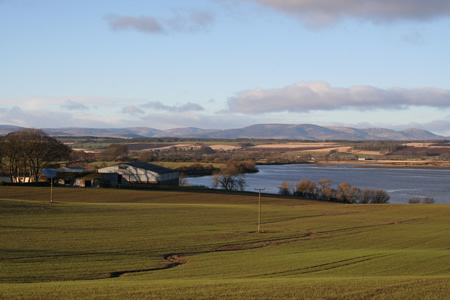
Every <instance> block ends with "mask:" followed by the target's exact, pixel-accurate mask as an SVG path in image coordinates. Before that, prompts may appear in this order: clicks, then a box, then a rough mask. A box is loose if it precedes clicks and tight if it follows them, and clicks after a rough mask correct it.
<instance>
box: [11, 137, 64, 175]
mask: <svg viewBox="0 0 450 300" xmlns="http://www.w3.org/2000/svg"><path fill="white" fill-rule="evenodd" d="M3 148H4V151H5V156H6V157H7V159H8V163H9V169H10V173H11V175H12V176H13V177H15V181H19V180H20V178H21V177H26V176H27V175H29V177H30V179H31V180H32V181H37V179H38V177H39V172H40V170H41V169H42V168H45V167H46V166H47V165H48V164H49V163H50V162H53V161H56V160H58V159H62V158H67V157H68V156H69V154H70V151H71V150H70V148H69V147H67V146H66V145H64V144H63V143H61V142H60V141H58V140H57V139H55V138H53V137H50V136H48V135H47V134H46V133H44V132H43V131H42V130H39V129H24V130H20V131H15V132H11V133H9V134H8V135H6V136H5V138H4V142H3Z"/></svg>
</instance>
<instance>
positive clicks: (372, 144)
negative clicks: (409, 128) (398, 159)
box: [353, 141, 407, 154]
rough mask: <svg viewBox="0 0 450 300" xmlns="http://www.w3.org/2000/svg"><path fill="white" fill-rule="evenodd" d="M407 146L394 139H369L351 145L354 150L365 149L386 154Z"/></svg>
mask: <svg viewBox="0 0 450 300" xmlns="http://www.w3.org/2000/svg"><path fill="white" fill-rule="evenodd" d="M405 148H407V146H405V145H404V143H402V142H396V141H369V142H359V143H358V144H356V145H354V146H353V149H355V150H366V151H380V152H381V153H382V154H387V153H391V152H395V151H398V150H402V149H405Z"/></svg>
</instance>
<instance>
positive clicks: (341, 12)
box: [240, 0, 450, 27]
mask: <svg viewBox="0 0 450 300" xmlns="http://www.w3.org/2000/svg"><path fill="white" fill-rule="evenodd" d="M240 1H247V2H249V1H250V2H255V3H258V4H261V5H263V6H266V7H270V8H273V9H275V10H277V11H280V12H283V13H286V14H288V15H292V16H294V17H297V18H299V19H301V20H302V21H305V22H306V23H307V24H309V25H311V26H318V27H322V26H329V25H331V24H334V23H336V22H339V21H340V20H341V19H343V18H347V17H350V18H355V19H360V20H369V21H372V22H375V23H379V22H392V21H396V20H419V21H423V20H431V19H435V18H439V17H443V16H446V17H448V16H450V2H449V1H448V0H428V1H423V0H403V1H398V0H339V1H337V0H240Z"/></svg>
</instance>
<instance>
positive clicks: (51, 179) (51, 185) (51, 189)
mask: <svg viewBox="0 0 450 300" xmlns="http://www.w3.org/2000/svg"><path fill="white" fill-rule="evenodd" d="M50 203H53V177H52V178H50Z"/></svg>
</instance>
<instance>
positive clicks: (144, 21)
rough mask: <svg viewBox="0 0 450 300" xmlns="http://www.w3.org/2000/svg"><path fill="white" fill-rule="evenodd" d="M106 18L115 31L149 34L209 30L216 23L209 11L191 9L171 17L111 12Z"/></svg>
mask: <svg viewBox="0 0 450 300" xmlns="http://www.w3.org/2000/svg"><path fill="white" fill-rule="evenodd" d="M105 20H106V21H107V23H108V25H109V27H110V28H111V29H112V30H114V31H120V30H134V31H138V32H142V33H148V34H157V33H161V34H167V33H169V32H196V31H201V30H207V29H208V28H209V27H210V26H211V25H212V24H213V23H214V20H215V17H214V15H213V14H212V13H211V12H209V11H201V10H190V11H189V12H183V13H175V15H174V16H172V17H171V18H154V17H149V16H144V15H142V16H138V17H133V16H120V15H116V14H109V15H107V16H106V17H105Z"/></svg>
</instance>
